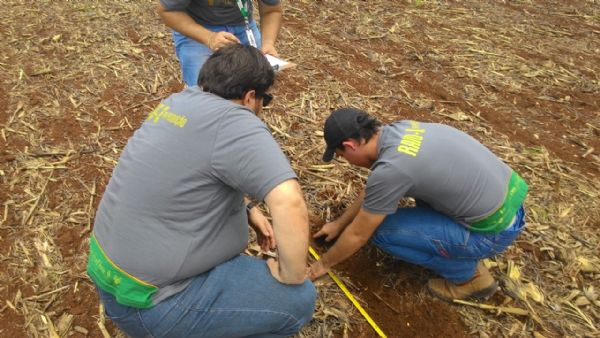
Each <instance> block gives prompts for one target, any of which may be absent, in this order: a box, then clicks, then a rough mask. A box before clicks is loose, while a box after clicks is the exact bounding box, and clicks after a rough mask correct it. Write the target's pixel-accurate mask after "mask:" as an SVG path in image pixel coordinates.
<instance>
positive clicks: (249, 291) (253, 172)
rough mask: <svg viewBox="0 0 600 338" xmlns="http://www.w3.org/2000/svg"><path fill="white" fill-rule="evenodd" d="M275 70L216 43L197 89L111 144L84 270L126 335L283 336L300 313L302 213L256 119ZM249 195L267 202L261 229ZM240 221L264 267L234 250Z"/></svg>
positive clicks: (307, 292)
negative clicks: (116, 152) (118, 147)
mask: <svg viewBox="0 0 600 338" xmlns="http://www.w3.org/2000/svg"><path fill="white" fill-rule="evenodd" d="M274 76H275V75H274V73H273V70H272V69H271V66H270V65H269V63H268V61H267V60H266V59H265V57H264V56H263V55H262V54H261V52H260V51H258V50H257V49H255V48H253V47H250V46H243V45H231V46H228V47H224V48H221V49H219V50H218V51H217V52H215V53H214V54H213V55H212V56H211V57H210V58H209V59H208V61H207V62H206V64H205V66H204V68H203V69H202V72H201V74H200V77H199V84H200V87H191V88H187V89H186V90H184V91H183V92H181V93H177V94H174V95H171V96H170V97H168V98H167V99H165V100H164V101H163V102H162V103H161V104H160V105H159V106H158V107H157V108H156V109H155V110H154V111H152V112H151V113H150V115H149V116H148V118H147V119H146V121H145V122H144V124H143V125H142V126H141V128H140V129H138V130H137V131H136V132H135V133H134V135H133V137H132V138H131V139H130V140H129V142H128V143H127V146H126V147H125V149H124V150H123V153H122V155H121V157H120V159H119V162H118V164H117V166H116V168H115V169H114V171H113V174H112V177H111V179H110V181H109V183H108V186H107V187H106V191H105V193H104V195H103V197H102V200H101V202H100V205H99V207H98V212H97V215H96V219H95V223H94V231H93V234H92V236H91V238H90V256H89V259H88V267H87V271H88V274H89V276H90V277H91V279H92V280H93V281H94V283H95V285H96V287H97V289H98V292H99V294H100V298H101V301H102V303H103V304H104V307H105V312H106V315H107V316H108V317H109V318H110V319H112V320H113V321H114V322H115V323H116V324H117V326H119V328H121V329H122V330H123V331H125V332H126V333H127V334H128V335H130V336H132V337H188V336H193V337H200V336H201V337H247V336H260V337H267V336H268V337H271V336H273V337H285V336H290V335H293V334H295V333H297V332H298V331H299V330H300V329H301V328H302V326H303V325H304V324H305V323H307V322H308V321H309V320H310V319H311V317H312V313H313V310H314V304H315V298H316V293H315V289H314V287H313V285H312V283H311V282H310V281H308V280H305V276H306V253H307V249H308V215H307V209H306V205H305V203H304V199H303V196H302V192H301V189H300V186H299V184H298V182H297V180H296V175H295V174H294V172H293V170H292V169H291V167H290V164H289V162H288V160H287V159H286V157H285V155H284V154H283V153H282V151H281V149H280V148H279V146H278V145H277V143H276V142H275V140H274V139H273V137H272V136H271V133H270V132H269V129H268V128H267V126H266V125H265V124H264V123H263V122H262V121H261V120H260V119H259V118H258V117H257V114H259V113H260V111H261V109H262V107H263V106H265V105H267V104H268V103H269V102H270V100H271V99H272V96H271V95H270V94H268V93H267V91H268V89H269V88H270V87H271V86H272V84H273V82H274ZM249 197H250V198H253V199H254V200H257V201H265V202H266V204H267V206H268V207H269V210H270V213H271V216H272V222H273V224H272V225H271V223H270V222H269V221H268V220H267V219H266V218H265V216H264V215H263V214H262V213H261V212H260V210H259V209H258V208H256V207H254V202H250V201H251V199H250V198H249ZM248 225H250V226H251V227H252V228H253V229H254V231H255V232H256V234H257V238H258V242H259V244H260V245H261V246H262V248H263V249H265V250H267V249H275V248H276V249H277V259H269V260H267V261H263V260H261V259H258V258H255V257H248V256H244V255H241V253H242V252H243V251H244V249H245V248H246V246H247V243H248V231H249V230H248Z"/></svg>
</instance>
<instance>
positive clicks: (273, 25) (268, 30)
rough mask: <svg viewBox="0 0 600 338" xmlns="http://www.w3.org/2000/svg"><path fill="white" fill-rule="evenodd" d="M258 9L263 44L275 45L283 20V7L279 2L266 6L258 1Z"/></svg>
mask: <svg viewBox="0 0 600 338" xmlns="http://www.w3.org/2000/svg"><path fill="white" fill-rule="evenodd" d="M259 11H260V33H261V35H262V43H263V45H265V44H269V45H271V46H274V45H275V41H277V36H278V35H279V30H280V29H281V22H282V21H283V9H282V6H281V4H279V5H277V6H267V5H264V4H262V3H261V2H260V1H259Z"/></svg>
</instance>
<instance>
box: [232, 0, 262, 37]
mask: <svg viewBox="0 0 600 338" xmlns="http://www.w3.org/2000/svg"><path fill="white" fill-rule="evenodd" d="M237 5H238V8H239V9H240V13H242V17H243V18H244V24H245V25H246V36H248V42H249V43H250V45H251V46H252V47H256V48H258V47H257V46H256V39H255V38H254V33H252V29H251V28H250V21H249V20H248V14H249V13H248V0H237Z"/></svg>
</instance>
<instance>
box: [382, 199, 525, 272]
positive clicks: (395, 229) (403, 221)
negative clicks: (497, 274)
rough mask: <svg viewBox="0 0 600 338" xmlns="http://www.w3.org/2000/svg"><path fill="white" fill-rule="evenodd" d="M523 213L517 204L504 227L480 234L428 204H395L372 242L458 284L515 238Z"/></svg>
mask: <svg viewBox="0 0 600 338" xmlns="http://www.w3.org/2000/svg"><path fill="white" fill-rule="evenodd" d="M524 213H525V212H524V210H523V207H522V206H521V208H520V209H519V211H518V212H517V215H516V217H515V220H514V221H513V224H511V225H509V226H508V228H507V229H506V230H504V231H502V232H501V233H499V234H482V233H477V232H473V231H470V230H469V229H467V228H466V227H465V226H464V225H462V224H460V223H457V222H456V221H455V220H453V219H452V218H450V217H448V216H446V215H444V214H442V213H439V212H437V211H435V210H433V209H431V208H429V207H415V208H399V209H398V210H397V211H396V213H395V214H392V215H389V216H387V217H386V218H385V219H384V220H383V222H382V223H381V225H379V227H378V228H377V230H376V231H375V234H374V235H373V236H372V242H373V243H374V244H375V245H376V246H378V247H379V248H381V249H382V250H383V251H385V252H387V253H388V254H390V255H392V256H394V257H396V258H399V259H401V260H403V261H406V262H409V263H412V264H417V265H421V266H424V267H426V268H428V269H430V270H433V271H434V272H436V273H437V274H439V275H440V276H442V277H444V278H445V279H447V280H448V281H450V282H453V283H455V284H461V283H465V282H467V281H469V280H470V279H471V278H472V277H473V275H474V274H475V270H476V269H477V263H478V261H479V260H480V259H483V258H488V257H492V256H495V255H497V254H499V253H501V252H503V251H504V250H505V249H506V248H507V247H508V246H509V245H510V244H511V243H512V242H513V241H514V240H515V238H517V236H518V235H519V233H520V232H521V230H522V229H523V226H524V223H525V221H524V218H525V217H524Z"/></svg>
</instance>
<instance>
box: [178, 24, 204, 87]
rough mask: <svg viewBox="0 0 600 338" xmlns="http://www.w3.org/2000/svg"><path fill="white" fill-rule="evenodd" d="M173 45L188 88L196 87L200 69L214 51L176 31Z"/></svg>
mask: <svg viewBox="0 0 600 338" xmlns="http://www.w3.org/2000/svg"><path fill="white" fill-rule="evenodd" d="M173 44H174V45H175V54H176V55H177V59H179V65H180V67H181V73H182V77H183V82H185V84H186V85H187V86H188V87H192V86H196V85H197V84H198V75H199V74H200V69H201V68H202V65H204V62H206V59H208V57H209V56H210V55H211V54H212V50H211V49H210V48H208V46H206V45H204V44H201V43H200V42H198V41H196V40H193V39H190V38H188V37H187V36H185V35H183V34H180V33H178V32H176V31H173Z"/></svg>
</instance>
